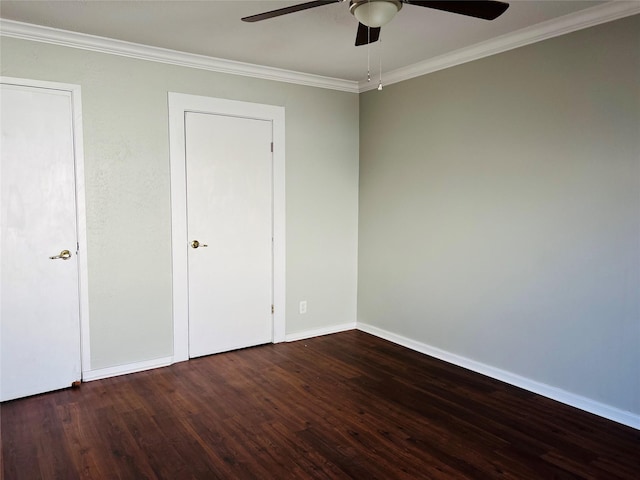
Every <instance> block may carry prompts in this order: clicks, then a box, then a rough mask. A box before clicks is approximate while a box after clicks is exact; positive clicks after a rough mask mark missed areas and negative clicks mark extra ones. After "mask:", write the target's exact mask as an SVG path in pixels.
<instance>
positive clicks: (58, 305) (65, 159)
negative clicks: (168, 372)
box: [0, 84, 81, 401]
mask: <svg viewBox="0 0 640 480" xmlns="http://www.w3.org/2000/svg"><path fill="white" fill-rule="evenodd" d="M1 88H2V90H1V92H0V107H1V111H2V115H1V117H0V122H1V126H0V128H1V130H2V144H1V156H0V159H1V164H0V165H1V167H0V177H1V183H0V185H1V187H0V188H1V197H2V207H1V225H2V234H1V243H0V250H1V252H0V253H1V269H2V275H1V276H2V287H1V296H0V299H1V302H2V306H1V309H0V310H1V313H0V322H1V337H0V342H1V344H0V347H1V377H2V378H1V381H0V399H1V400H3V401H4V400H10V399H13V398H19V397H24V396H27V395H33V394H37V393H42V392H46V391H50V390H56V389H59V388H64V387H69V386H71V384H72V383H73V382H74V381H76V380H80V378H81V364H80V318H79V293H78V285H79V284H78V262H77V255H76V253H77V252H76V250H77V233H76V199H75V171H74V132H73V106H72V98H71V93H70V92H68V91H61V90H52V89H46V88H33V87H24V86H15V85H5V84H2V86H1ZM50 257H54V258H50Z"/></svg>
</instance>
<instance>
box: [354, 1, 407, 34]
mask: <svg viewBox="0 0 640 480" xmlns="http://www.w3.org/2000/svg"><path fill="white" fill-rule="evenodd" d="M401 8H402V2H400V1H399V0H351V1H350V3H349V11H350V12H351V14H352V15H353V16H354V17H356V18H357V19H358V21H359V22H360V23H362V24H363V25H366V26H367V27H371V28H377V27H381V26H383V25H384V24H386V23H388V22H389V21H390V20H391V19H392V18H393V17H394V16H395V14H396V13H398V12H399V11H400V9H401Z"/></svg>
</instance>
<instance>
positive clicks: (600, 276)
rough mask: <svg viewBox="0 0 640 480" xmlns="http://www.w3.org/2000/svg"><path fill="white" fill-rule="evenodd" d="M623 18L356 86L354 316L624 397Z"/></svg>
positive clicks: (637, 243) (638, 330)
mask: <svg viewBox="0 0 640 480" xmlns="http://www.w3.org/2000/svg"><path fill="white" fill-rule="evenodd" d="M638 32H640V17H638V16H635V17H631V18H627V19H623V20H619V21H616V22H613V23H609V24H604V25H601V26H597V27H594V28H590V29H587V30H583V31H579V32H575V33H572V34H569V35H566V36H562V37H558V38H554V39H550V40H547V41H544V42H541V43H538V44H534V45H531V46H527V47H524V48H520V49H517V50H513V51H510V52H506V53H503V54H500V55H496V56H492V57H489V58H485V59H482V60H479V61H475V62H471V63H468V64H465V65H461V66H458V67H455V68H451V69H448V70H444V71H440V72H437V73H433V74H430V75H426V76H423V77H420V78H416V79H412V80H409V81H405V82H402V83H399V84H395V85H391V86H388V87H386V88H385V89H384V90H383V91H382V92H377V91H372V92H368V93H366V94H363V95H361V98H360V141H361V143H360V155H361V156H360V225H359V232H360V233H359V276H358V278H359V280H358V321H359V322H363V323H366V324H370V325H373V326H376V327H378V328H382V329H385V330H387V331H389V332H393V333H395V334H399V335H403V336H405V337H408V338H410V339H413V340H416V341H419V342H422V343H424V344H427V345H430V346H433V347H437V348H439V349H442V350H445V351H447V352H450V353H453V354H457V355H460V356H463V357H466V358H468V359H471V360H474V361H476V362H481V363H484V364H486V365H488V366H491V367H495V368H499V369H503V370H505V371H508V372H511V373H514V374H517V375H521V376H523V377H526V378H528V379H530V380H534V381H537V382H542V383H544V384H547V385H549V386H553V387H557V388H560V389H563V390H565V391H568V392H571V393H574V394H577V395H581V396H584V397H587V398H589V399H592V400H595V401H599V402H602V403H605V404H608V405H610V406H613V407H617V408H619V409H622V410H625V411H630V412H634V413H636V414H637V413H640V347H639V345H640V130H639V126H640V104H639V99H640V90H639V89H640V48H638V46H639V40H640V38H639V34H638Z"/></svg>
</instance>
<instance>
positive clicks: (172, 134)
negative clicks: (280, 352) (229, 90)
mask: <svg viewBox="0 0 640 480" xmlns="http://www.w3.org/2000/svg"><path fill="white" fill-rule="evenodd" d="M168 106H169V157H170V165H171V253H172V258H171V262H172V269H173V273H172V286H173V293H172V296H173V360H172V362H173V363H175V362H182V361H185V360H189V289H188V279H189V277H188V267H187V265H188V264H187V241H188V238H187V170H186V154H185V112H195V113H206V114H213V115H226V116H232V117H244V118H252V119H256V120H267V121H270V122H271V124H272V126H273V144H274V148H273V184H272V195H273V272H272V273H273V305H274V314H273V337H272V338H273V343H278V342H284V341H285V281H286V278H285V266H286V263H285V254H286V250H285V233H286V230H285V109H284V107H281V106H275V105H264V104H259V103H250V102H242V101H238V100H227V99H221V98H214V97H205V96H200V95H188V94H183V93H175V92H168Z"/></svg>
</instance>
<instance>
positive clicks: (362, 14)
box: [242, 0, 509, 46]
mask: <svg viewBox="0 0 640 480" xmlns="http://www.w3.org/2000/svg"><path fill="white" fill-rule="evenodd" d="M346 1H348V2H349V11H350V12H351V14H352V15H353V16H354V17H356V18H357V19H358V22H359V24H358V33H357V35H356V46H359V45H366V44H368V43H373V42H376V41H378V39H379V38H380V28H381V27H382V26H383V25H384V24H386V23H388V22H389V21H390V20H391V19H392V18H393V17H394V16H395V14H396V13H398V12H399V11H400V9H401V8H402V5H403V4H405V3H406V4H408V5H415V6H416V7H426V8H435V9H437V10H444V11H445V12H451V13H457V14H460V15H467V16H469V17H475V18H482V19H484V20H493V19H495V18H498V17H499V16H500V15H502V14H503V13H504V12H505V10H506V9H507V8H509V4H508V3H504V2H498V1H480V0H467V1H420V0H315V1H312V2H305V3H300V4H298V5H292V6H290V7H285V8H279V9H277V10H271V11H269V12H264V13H259V14H257V15H251V16H249V17H244V18H243V19H242V21H244V22H259V21H260V20H267V19H269V18H274V17H279V16H281V15H287V14H289V13H294V12H300V11H302V10H307V9H309V8H315V7H321V6H323V5H328V4H331V3H336V2H337V3H342V2H346Z"/></svg>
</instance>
